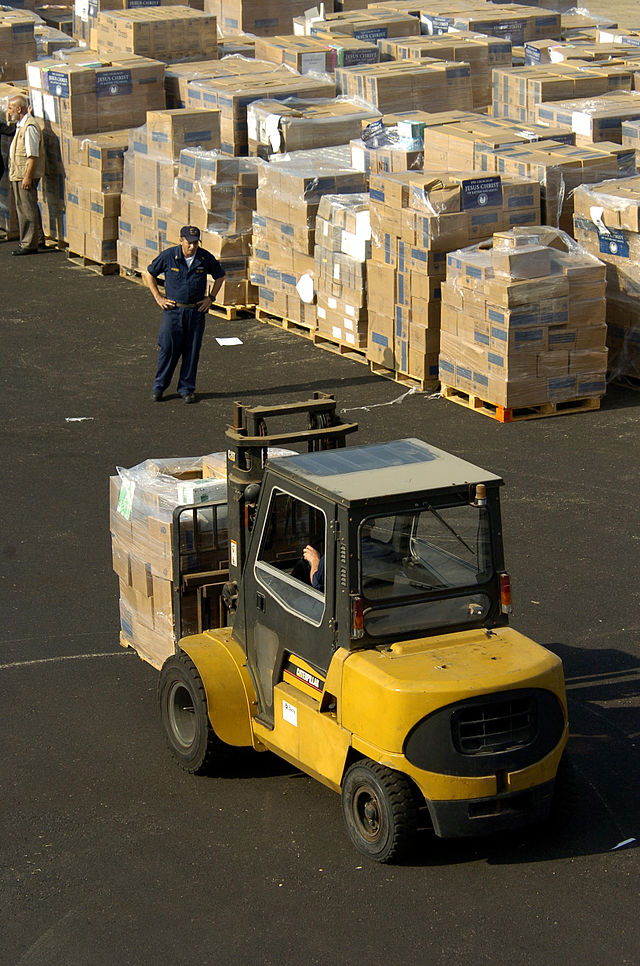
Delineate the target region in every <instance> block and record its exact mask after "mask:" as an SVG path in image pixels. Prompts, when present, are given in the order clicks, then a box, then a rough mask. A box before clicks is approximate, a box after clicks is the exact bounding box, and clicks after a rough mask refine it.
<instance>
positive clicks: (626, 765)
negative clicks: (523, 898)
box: [411, 643, 640, 865]
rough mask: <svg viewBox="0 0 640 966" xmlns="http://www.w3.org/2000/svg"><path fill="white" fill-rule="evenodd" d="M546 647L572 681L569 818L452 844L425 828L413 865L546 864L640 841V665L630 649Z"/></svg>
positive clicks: (568, 681) (569, 683)
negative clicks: (639, 790)
mask: <svg viewBox="0 0 640 966" xmlns="http://www.w3.org/2000/svg"><path fill="white" fill-rule="evenodd" d="M545 646H546V647H548V648H549V650H550V651H553V652H554V653H555V654H558V655H559V656H560V657H561V658H562V661H563V663H564V669H565V678H566V686H567V700H568V705H569V724H570V729H571V737H570V739H569V744H568V752H569V755H570V758H571V761H572V763H573V766H574V771H575V785H574V788H573V790H572V791H573V794H572V796H571V797H572V798H573V801H572V802H571V808H570V810H569V812H568V814H567V816H566V818H565V820H564V822H563V823H562V824H557V825H552V824H549V823H546V824H544V825H540V826H535V827H533V828H530V829H523V830H520V831H518V832H509V833H502V834H500V835H499V836H498V835H496V836H488V837H486V838H483V839H462V840H458V841H453V842H452V841H448V842H447V841H443V840H442V839H437V838H435V836H434V835H433V834H432V833H429V832H425V833H423V834H421V835H420V837H419V841H418V850H416V853H415V854H414V856H412V861H411V864H412V865H414V864H415V865H419V864H423V863H424V864H425V865H439V864H442V865H448V864H451V863H455V862H469V861H477V860H478V859H482V858H484V860H485V861H486V862H488V863H489V864H491V865H510V864H515V863H520V862H548V861H550V860H554V859H559V858H571V857H575V856H579V855H598V854H602V853H605V852H616V851H623V850H625V849H630V848H637V847H638V845H640V838H637V837H636V836H637V830H638V827H639V825H640V821H639V819H640V806H639V804H638V796H637V794H636V793H635V791H634V787H633V786H634V781H635V776H636V775H637V774H638V767H639V765H640V761H639V757H640V753H639V752H638V749H637V747H636V745H635V744H634V742H637V737H638V732H639V730H640V716H639V714H638V703H639V698H640V664H639V663H638V661H637V659H635V658H634V657H633V656H632V655H630V654H626V653H624V652H622V651H617V650H613V649H611V648H605V649H601V650H594V649H585V648H574V647H570V646H568V645H565V644H555V643H554V644H546V645H545ZM594 668H597V671H595V672H594V670H593V669H594Z"/></svg>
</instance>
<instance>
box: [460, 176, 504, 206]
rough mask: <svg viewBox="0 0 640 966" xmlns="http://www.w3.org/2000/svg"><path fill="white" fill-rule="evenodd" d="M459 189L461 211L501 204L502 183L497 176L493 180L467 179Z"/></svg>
mask: <svg viewBox="0 0 640 966" xmlns="http://www.w3.org/2000/svg"><path fill="white" fill-rule="evenodd" d="M461 187H462V209H463V211H466V210H467V209H469V208H485V207H493V206H494V205H501V204H502V181H501V179H500V177H499V176H498V175H496V176H495V177H493V178H467V179H466V180H465V181H463V182H462V185H461Z"/></svg>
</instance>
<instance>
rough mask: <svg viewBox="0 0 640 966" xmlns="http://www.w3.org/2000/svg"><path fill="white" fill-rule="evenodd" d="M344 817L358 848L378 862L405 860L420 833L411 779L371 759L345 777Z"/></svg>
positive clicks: (343, 795)
mask: <svg viewBox="0 0 640 966" xmlns="http://www.w3.org/2000/svg"><path fill="white" fill-rule="evenodd" d="M342 814H343V816H344V821H345V825H346V826H347V831H348V833H349V837H350V838H351V841H352V842H353V844H354V845H355V847H356V848H357V849H358V851H359V852H362V854H363V855H366V856H368V858H370V859H374V860H375V861H376V862H392V861H395V860H397V859H399V858H401V857H402V856H403V855H405V854H406V852H407V850H408V848H409V846H410V845H411V843H412V841H413V839H414V837H415V834H416V829H417V820H418V819H417V808H416V800H415V794H414V790H413V787H412V785H411V783H410V781H409V779H408V778H407V777H406V776H405V775H402V774H401V773H400V772H397V771H392V770H391V769H390V768H385V767H384V765H379V764H378V763H377V762H375V761H370V760H369V759H368V758H365V759H363V760H362V761H358V762H356V763H355V764H353V765H352V766H351V767H350V768H349V770H348V771H347V774H346V775H345V779H344V782H343V783H342Z"/></svg>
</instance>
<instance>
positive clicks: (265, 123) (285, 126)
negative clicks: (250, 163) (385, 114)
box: [247, 97, 379, 158]
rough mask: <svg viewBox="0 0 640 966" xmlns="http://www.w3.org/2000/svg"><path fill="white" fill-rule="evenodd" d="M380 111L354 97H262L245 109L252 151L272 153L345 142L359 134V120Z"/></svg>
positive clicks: (261, 153) (377, 114)
mask: <svg viewBox="0 0 640 966" xmlns="http://www.w3.org/2000/svg"><path fill="white" fill-rule="evenodd" d="M378 116H379V112H378V111H375V110H372V109H371V108H369V107H366V106H365V105H363V104H362V103H361V102H359V101H356V100H354V99H353V98H346V97H336V98H322V99H320V98H301V97H288V98H286V99H285V100H282V101H280V100H269V99H261V100H257V101H254V102H253V103H252V104H250V105H249V107H248V109H247V129H248V136H249V142H250V143H249V148H250V151H251V153H254V154H257V155H259V156H260V157H263V158H268V157H269V156H270V155H271V154H280V153H287V152H290V151H299V150H305V149H308V148H316V149H317V148H322V147H329V146H333V145H337V144H346V143H347V142H348V141H349V140H350V139H351V138H353V137H355V136H356V135H357V134H359V133H360V129H361V125H362V122H363V121H365V120H368V119H370V118H373V117H378Z"/></svg>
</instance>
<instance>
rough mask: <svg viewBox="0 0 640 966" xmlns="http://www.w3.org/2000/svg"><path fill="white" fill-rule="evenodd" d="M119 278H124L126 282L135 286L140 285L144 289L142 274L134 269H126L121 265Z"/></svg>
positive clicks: (144, 283)
mask: <svg viewBox="0 0 640 966" xmlns="http://www.w3.org/2000/svg"><path fill="white" fill-rule="evenodd" d="M120 278H126V280H127V281H128V282H135V283H136V285H142V286H144V287H145V288H146V282H145V280H144V279H143V277H142V274H141V273H140V272H139V271H137V269H135V268H126V267H125V266H124V265H121V266H120Z"/></svg>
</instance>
